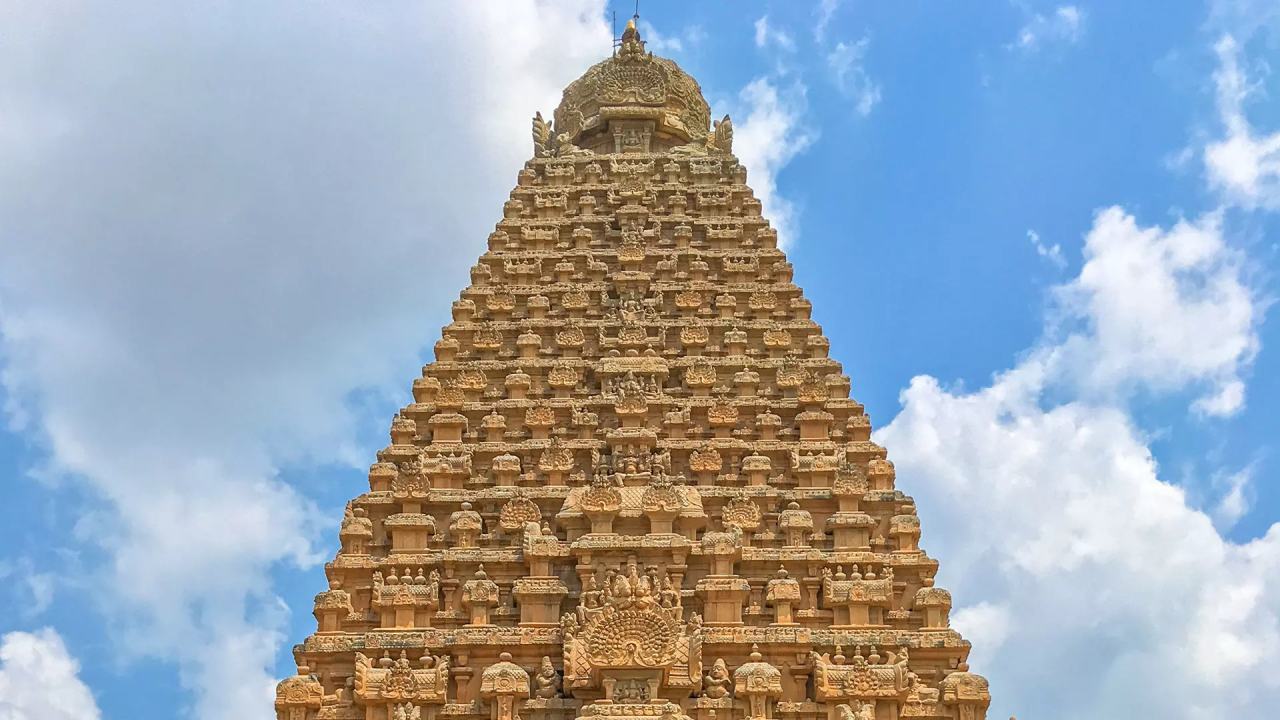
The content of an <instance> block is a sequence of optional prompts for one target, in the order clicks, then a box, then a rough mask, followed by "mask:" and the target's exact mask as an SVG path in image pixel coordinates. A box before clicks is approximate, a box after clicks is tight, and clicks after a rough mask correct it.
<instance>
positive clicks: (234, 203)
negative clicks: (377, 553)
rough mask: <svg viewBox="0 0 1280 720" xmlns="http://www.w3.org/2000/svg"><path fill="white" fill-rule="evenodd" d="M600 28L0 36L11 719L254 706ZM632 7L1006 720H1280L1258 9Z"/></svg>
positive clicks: (545, 17)
mask: <svg viewBox="0 0 1280 720" xmlns="http://www.w3.org/2000/svg"><path fill="white" fill-rule="evenodd" d="M613 6H615V7H610V6H608V5H607V4H605V3H602V2H597V1H593V0H566V2H563V3H543V2H532V1H531V0H529V1H525V0H522V1H521V2H515V1H514V0H513V1H512V2H510V3H503V4H498V3H484V4H481V3H475V4H470V5H469V6H468V5H464V4H457V5H448V6H436V5H431V6H429V5H428V4H415V3H406V4H403V5H401V6H399V7H397V8H395V9H378V10H373V9H369V8H359V9H355V8H341V7H338V6H333V7H325V8H316V7H314V6H311V5H310V4H308V3H302V2H284V3H280V4H278V5H276V6H274V7H273V8H271V9H269V10H265V9H262V8H259V7H257V6H256V4H252V3H229V4H225V5H220V6H217V7H213V6H205V5H203V4H184V3H173V4H171V5H167V6H163V7H157V6H154V5H152V4H148V3H125V4H124V5H121V6H120V7H115V6H113V7H112V8H104V7H101V6H99V5H98V4H95V3H89V2H69V3H66V4H64V5H59V6H57V7H53V6H52V5H51V4H47V3H39V2H27V1H26V0H18V1H17V2H14V3H12V4H10V5H9V6H7V7H6V8H5V9H3V10H0V17H4V18H5V19H6V23H5V25H6V26H8V27H12V28H20V29H21V30H22V32H16V33H9V34H6V36H5V37H3V38H0V157H3V158H4V162H0V167H3V169H0V258H3V260H4V262H0V398H2V399H3V406H4V412H5V418H6V425H5V427H6V429H5V430H4V431H3V432H0V477H2V478H4V481H3V482H4V489H5V497H6V500H7V503H6V504H5V512H6V515H7V518H6V520H7V521H6V522H4V523H0V548H2V549H0V609H3V610H4V612H3V614H2V615H0V616H2V617H4V618H5V619H4V620H3V621H0V636H3V641H2V642H0V717H5V718H14V719H15V720H18V719H21V720H27V719H28V718H32V719H34V718H64V717H65V718H71V717H76V718H86V717H90V718H92V717H103V718H172V717H194V718H200V719H201V720H221V719H222V718H230V717H237V718H246V717H252V718H267V717H272V716H273V713H272V711H271V710H270V706H269V700H270V698H271V687H272V685H273V683H274V679H275V678H277V677H280V676H283V675H287V674H291V673H292V672H293V670H294V668H293V665H292V660H291V658H290V655H289V648H290V646H291V645H292V644H293V643H294V642H298V641H300V640H301V639H302V638H303V637H305V635H307V634H308V633H310V632H311V631H313V629H314V620H313V619H312V618H311V615H310V605H311V598H312V596H313V595H314V593H315V592H317V591H319V590H320V589H321V588H322V585H323V573H322V572H321V569H320V563H322V562H323V561H324V560H325V559H327V558H328V557H330V556H331V555H332V554H333V552H334V550H335V549H336V544H337V543H336V540H337V538H336V525H337V521H338V519H339V518H340V516H341V508H342V505H343V504H344V503H345V501H346V500H347V499H348V498H350V497H351V496H353V495H355V494H357V493H359V492H360V491H361V490H362V489H363V488H364V486H365V480H364V474H365V468H367V465H368V463H369V462H370V461H371V460H372V457H373V453H374V451H375V450H376V449H378V448H379V447H381V446H382V444H384V443H385V441H386V428H387V425H388V422H389V419H390V417H391V415H392V414H393V413H394V412H395V410H396V409H398V407H399V406H400V405H402V404H403V403H405V402H407V401H408V398H409V395H408V389H409V386H410V382H411V380H412V378H413V377H415V376H416V375H417V372H418V369H419V367H420V366H421V364H422V363H423V362H425V361H426V360H427V359H428V357H429V351H430V347H431V345H432V343H434V341H435V340H436V339H437V338H438V337H439V327H440V326H441V325H443V324H444V323H445V322H447V320H448V308H449V303H450V302H451V301H452V300H453V299H454V298H456V295H457V292H458V291H459V290H461V288H462V287H463V285H464V284H465V281H466V277H467V268H468V267H469V266H470V265H471V263H472V262H474V259H475V257H477V256H478V255H479V254H480V253H481V252H482V251H483V248H484V238H485V237H486V235H487V233H488V231H489V228H491V227H492V224H493V223H494V222H495V221H496V220H497V219H498V218H499V217H500V212H501V203H502V200H503V199H504V198H505V196H506V194H507V193H508V192H509V191H510V188H511V187H512V186H513V185H514V181H515V175H516V171H517V170H518V169H519V167H520V166H521V163H522V162H523V160H524V159H526V158H527V156H528V154H529V152H530V148H529V140H528V135H527V133H528V118H529V116H531V115H532V113H533V112H534V111H535V110H541V111H542V112H543V114H544V115H546V114H547V113H549V112H550V111H551V110H552V109H553V108H554V105H555V103H556V100H557V98H558V96H559V92H560V89H561V88H563V86H564V85H565V84H567V83H568V82H569V81H570V80H572V79H573V78H575V77H577V75H579V74H580V73H581V72H582V71H583V70H584V69H585V68H586V67H587V66H588V65H589V64H590V63H592V62H595V61H596V60H598V59H599V58H600V57H602V56H603V55H604V53H605V52H607V51H608V47H609V45H608V42H609V21H608V14H607V13H608V11H609V10H617V12H618V15H619V17H620V19H619V23H618V24H619V26H621V24H622V22H623V21H624V20H625V18H626V17H627V16H629V15H630V13H631V11H632V7H633V6H632V3H629V2H615V3H613ZM641 12H642V15H643V17H642V20H643V23H642V25H641V29H642V34H643V35H644V37H645V38H646V39H647V40H648V41H649V42H650V49H651V50H654V51H656V52H658V54H662V55H665V56H668V57H671V58H673V59H675V60H676V61H677V62H678V63H679V64H680V65H681V66H682V67H683V68H684V69H685V70H686V71H688V72H689V73H691V74H692V75H693V76H694V77H695V78H697V79H698V80H699V82H700V83H701V85H702V87H703V91H704V94H705V95H706V97H707V99H708V100H709V101H710V102H711V104H712V106H713V109H714V110H715V112H716V113H717V114H720V113H724V112H728V113H730V114H731V115H732V117H733V119H734V124H735V128H736V130H737V139H736V143H735V149H736V150H737V152H738V154H739V155H740V156H741V157H742V159H743V161H744V162H745V163H746V164H747V165H748V167H749V169H750V176H749V180H748V182H749V184H751V185H752V186H753V187H755V189H756V191H757V194H758V195H759V196H761V197H762V198H763V199H764V200H765V204H766V205H765V207H766V214H767V215H768V216H769V217H770V218H771V219H772V220H773V221H774V222H775V224H776V225H778V226H779V227H780V228H782V230H783V237H784V240H785V241H786V243H787V245H788V252H789V254H790V259H791V261H792V262H793V263H794V265H795V268H796V273H795V274H796V282H797V283H798V284H799V285H801V286H802V287H803V288H804V289H805V291H806V294H807V296H808V297H809V298H810V299H811V300H812V301H813V303H814V317H815V319H816V320H817V321H818V322H819V323H821V324H822V325H823V327H824V329H825V331H826V333H827V335H828V336H829V337H830V339H831V342H832V348H831V354H832V356H833V357H835V358H837V359H838V360H840V361H841V362H843V363H844V367H845V372H847V373H848V374H849V375H850V377H851V379H852V382H853V395H854V397H856V398H857V399H858V400H860V401H861V402H863V403H865V404H866V406H867V408H868V411H869V412H870V413H871V415H872V419H873V421H874V422H875V424H876V426H877V427H878V428H881V429H880V430H879V431H878V432H879V434H878V435H877V439H878V440H880V441H882V442H883V443H884V444H886V445H887V446H888V448H889V451H890V457H891V459H893V460H894V461H895V462H896V463H897V466H898V482H899V487H900V488H902V489H903V490H904V491H906V492H907V493H909V494H912V495H914V496H915V497H916V498H917V500H918V502H919V504H920V514H921V516H922V521H923V525H924V529H923V532H924V535H923V539H922V546H923V547H924V548H926V549H927V550H928V551H929V552H930V553H931V554H932V555H934V556H936V557H938V558H939V559H940V560H941V562H942V563H943V571H942V574H941V576H940V580H941V582H942V583H943V584H944V585H946V586H947V587H949V588H950V589H951V590H952V591H953V592H954V593H955V598H956V611H955V613H954V614H953V621H954V624H955V625H956V626H957V627H959V628H960V629H961V630H962V631H963V632H965V633H966V635H967V636H968V637H970V638H971V639H973V640H974V643H975V650H974V654H973V662H974V666H975V670H977V671H979V672H982V673H984V674H985V675H987V676H988V678H989V679H990V680H991V683H992V690H993V694H994V695H995V698H996V699H995V704H994V705H993V708H992V715H991V716H992V717H995V718H999V717H1008V716H1010V715H1017V716H1018V717H1037V718H1083V717H1089V718H1105V717H1115V718H1121V717H1134V716H1145V715H1149V714H1156V713H1160V714H1163V715H1164V716H1167V717H1170V718H1215V717H1227V716H1238V717H1260V716H1261V715H1260V713H1262V712H1263V710H1262V708H1267V707H1273V706H1274V703H1276V702H1278V701H1280V688H1278V687H1277V686H1276V684H1275V682H1274V679H1273V678H1271V677H1270V676H1269V674H1268V673H1267V668H1268V667H1274V666H1275V663H1276V662H1277V661H1280V603H1277V602H1276V601H1275V600H1274V597H1278V596H1280V595H1277V594H1276V593H1277V592H1278V591H1280V547H1278V546H1280V537H1277V536H1280V530H1276V531H1275V532H1274V533H1272V534H1270V535H1269V534H1268V532H1269V531H1270V530H1271V529H1272V526H1273V524H1274V523H1275V522H1276V521H1277V520H1278V519H1280V490H1277V487H1276V486H1277V484H1276V483H1275V482H1274V479H1275V478H1276V477H1277V472H1278V470H1277V464H1276V463H1277V459H1276V457H1275V454H1274V447H1273V446H1274V445H1275V440H1274V438H1276V437H1280V409H1277V407H1276V404H1275V403H1274V402H1271V400H1272V399H1273V398H1276V397H1280V359H1277V355H1276V354H1275V353H1274V352H1273V347H1274V346H1275V345H1276V344H1277V342H1280V329H1277V324H1276V322H1275V320H1274V319H1273V318H1272V317H1271V315H1272V314H1273V313H1270V312H1268V308H1269V305H1270V303H1271V300H1272V299H1273V298H1274V296H1275V279H1274V268H1275V267H1276V266H1277V260H1278V257H1277V252H1278V251H1277V248H1278V245H1277V243H1280V219H1278V217H1277V214H1276V211H1277V210H1280V134H1278V133H1280V104H1278V103H1276V101H1275V97H1277V94H1278V93H1280V86H1278V85H1277V83H1276V80H1275V79H1274V78H1273V77H1272V75H1271V67H1272V66H1273V65H1274V64H1275V63H1276V62H1277V61H1278V60H1280V10H1277V8H1276V7H1275V6H1274V4H1273V3H1262V2H1250V1H1249V0H1210V1H1209V2H1203V3H1202V2H1182V3H1169V2H1154V1H1151V2H1143V1H1137V0H1135V1H1133V2H1125V3H1114V2H1113V3H1100V2H1098V3H1095V2H1087V1H1085V0H1080V1H1079V2H1033V1H1031V0H1025V1H1013V0H991V1H989V2H982V3H975V2H958V1H956V2H946V1H939V2H931V3H869V2H858V1H856V0H843V1H831V0H815V1H814V2H799V1H794V2H793V1H788V2H699V3H677V2H659V1H657V0H645V1H644V2H643V3H642V7H641ZM77 678H78V679H77ZM38 679H39V680H38ZM54 680H56V681H57V682H56V683H54V682H53V681H54ZM51 684H52V685H57V686H58V687H59V688H62V690H61V691H60V692H57V693H55V692H53V691H52V689H51ZM1064 686H1069V687H1071V688H1072V690H1071V694H1069V695H1065V694H1064V692H1065V691H1064V690H1063V687H1064ZM139 687H145V688H146V690H145V691H143V692H140V691H139V690H138V688H139ZM1233 714H1234V715H1233Z"/></svg>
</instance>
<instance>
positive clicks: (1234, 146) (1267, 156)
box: [1204, 35, 1280, 210]
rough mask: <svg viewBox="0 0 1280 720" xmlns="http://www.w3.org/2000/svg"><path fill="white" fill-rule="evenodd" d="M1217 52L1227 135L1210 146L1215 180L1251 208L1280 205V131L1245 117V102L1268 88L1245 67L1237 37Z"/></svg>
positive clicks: (1208, 161) (1207, 157)
mask: <svg viewBox="0 0 1280 720" xmlns="http://www.w3.org/2000/svg"><path fill="white" fill-rule="evenodd" d="M1214 50H1215V51H1216V52H1217V54H1218V69H1217V71H1216V72H1215V73H1214V74H1213V80H1214V85H1215V86H1216V88H1217V104H1218V114H1219V117H1220V119H1221V121H1222V125H1223V129H1224V131H1225V135H1226V136H1225V137H1224V138H1222V139H1221V140H1219V141H1217V142H1214V143H1211V144H1209V145H1208V146H1207V147H1205V149H1204V164H1205V168H1206V171H1207V172H1208V176H1209V184H1210V186H1211V187H1213V188H1215V189H1217V190H1219V191H1220V192H1222V193H1223V195H1224V196H1225V199H1226V200H1227V201H1228V202H1230V203H1233V204H1236V205H1240V206H1242V207H1244V208H1246V209H1253V208H1258V207H1261V208H1264V209H1268V210H1277V209H1280V130H1277V131H1275V132H1273V133H1271V134H1269V135H1267V134H1263V135H1259V134H1258V133H1257V132H1256V131H1255V130H1254V128H1253V127H1252V125H1250V123H1249V120H1248V118H1246V117H1245V114H1244V104H1245V101H1246V100H1248V99H1249V98H1250V97H1251V96H1256V95H1260V94H1261V93H1262V88H1261V86H1260V85H1259V84H1257V83H1250V82H1249V78H1248V77H1247V75H1246V74H1245V72H1244V71H1243V70H1242V69H1241V67H1240V47H1239V45H1238V44H1237V43H1236V40H1235V38H1233V37H1232V36H1231V35H1224V36H1223V37H1222V39H1221V40H1219V41H1218V43H1217V45H1215V46H1214Z"/></svg>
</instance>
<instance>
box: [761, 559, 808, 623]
mask: <svg viewBox="0 0 1280 720" xmlns="http://www.w3.org/2000/svg"><path fill="white" fill-rule="evenodd" d="M764 599H765V602H767V603H769V604H770V605H772V606H773V624H774V625H796V624H798V623H796V621H795V618H794V616H793V614H792V613H793V612H794V611H795V609H796V606H797V605H799V604H800V583H798V582H796V581H795V580H792V579H791V578H789V577H788V576H787V570H786V568H778V573H777V576H776V577H774V579H772V580H770V581H769V584H768V585H766V586H765V598H764Z"/></svg>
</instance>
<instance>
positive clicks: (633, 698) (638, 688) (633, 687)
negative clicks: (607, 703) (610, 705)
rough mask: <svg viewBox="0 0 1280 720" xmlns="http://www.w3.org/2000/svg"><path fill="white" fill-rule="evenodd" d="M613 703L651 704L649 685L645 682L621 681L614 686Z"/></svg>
mask: <svg viewBox="0 0 1280 720" xmlns="http://www.w3.org/2000/svg"><path fill="white" fill-rule="evenodd" d="M613 701H614V702H616V703H626V704H632V703H647V702H649V683H647V682H644V681H643V680H620V681H618V682H617V683H616V684H615V685H614V686H613Z"/></svg>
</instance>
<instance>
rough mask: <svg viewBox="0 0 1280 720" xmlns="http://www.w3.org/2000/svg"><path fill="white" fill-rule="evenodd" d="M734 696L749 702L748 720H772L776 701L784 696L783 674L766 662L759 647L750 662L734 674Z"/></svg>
mask: <svg viewBox="0 0 1280 720" xmlns="http://www.w3.org/2000/svg"><path fill="white" fill-rule="evenodd" d="M733 681H734V683H733V692H734V696H735V697H737V698H739V699H746V701H747V718H748V720H771V719H772V718H773V705H774V701H775V700H777V698H778V697H779V696H781V695H782V672H781V671H779V670H778V668H776V667H774V666H772V665H770V664H769V663H767V662H765V661H764V657H763V656H762V655H761V654H760V648H759V646H757V645H752V646H751V656H750V662H748V663H747V664H745V665H743V666H742V667H740V668H738V669H737V670H735V671H734V672H733Z"/></svg>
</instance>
